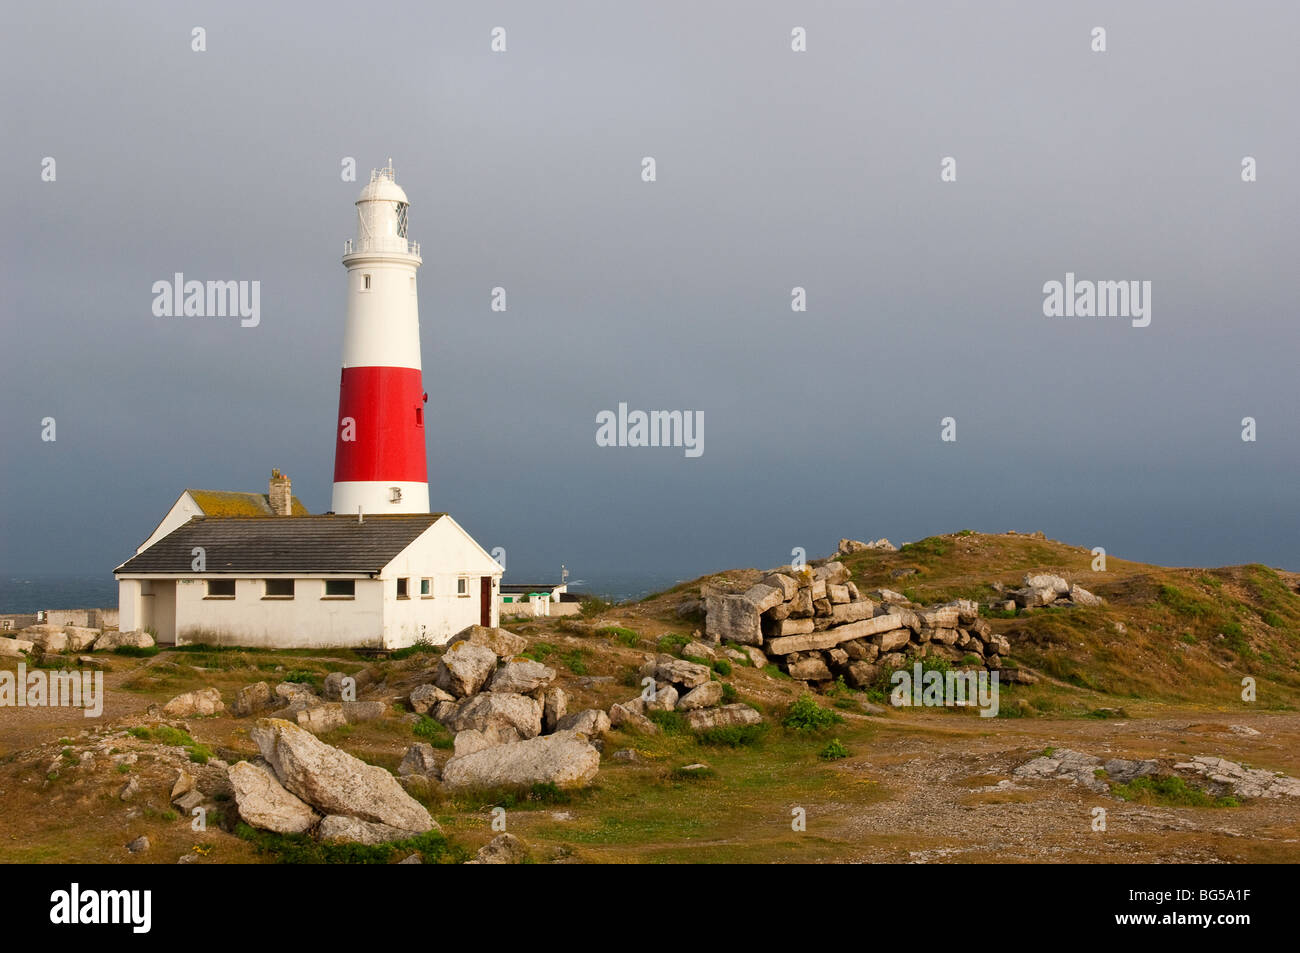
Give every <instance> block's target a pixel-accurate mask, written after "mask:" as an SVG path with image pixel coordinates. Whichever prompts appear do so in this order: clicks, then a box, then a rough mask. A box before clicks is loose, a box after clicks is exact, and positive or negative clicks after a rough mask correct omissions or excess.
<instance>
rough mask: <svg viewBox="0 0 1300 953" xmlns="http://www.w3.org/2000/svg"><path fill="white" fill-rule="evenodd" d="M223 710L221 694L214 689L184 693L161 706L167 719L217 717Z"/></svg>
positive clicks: (224, 708) (224, 707)
mask: <svg viewBox="0 0 1300 953" xmlns="http://www.w3.org/2000/svg"><path fill="white" fill-rule="evenodd" d="M225 710H226V706H225V705H224V704H222V701H221V692H219V691H217V690H216V689H215V688H203V689H200V690H198V691H196V692H186V693H185V694H184V695H177V696H176V697H175V698H173V699H172V700H171V701H169V702H168V703H167V704H165V705H163V714H164V715H166V716H168V717H169V718H194V717H206V716H208V715H218V714H220V713H221V712H223V711H225Z"/></svg>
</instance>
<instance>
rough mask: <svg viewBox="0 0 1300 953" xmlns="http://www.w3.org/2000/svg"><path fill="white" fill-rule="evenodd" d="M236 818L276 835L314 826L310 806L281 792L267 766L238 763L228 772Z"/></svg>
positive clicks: (295, 832) (314, 817)
mask: <svg viewBox="0 0 1300 953" xmlns="http://www.w3.org/2000/svg"><path fill="white" fill-rule="evenodd" d="M228 770H229V773H230V784H231V786H232V787H233V788H234V789H235V804H236V805H237V806H238V808H239V816H240V817H242V818H243V819H244V820H245V821H247V822H248V823H249V824H251V825H252V826H253V827H260V828H262V829H263V830H268V831H274V832H275V833H277V834H301V833H303V832H304V831H306V830H308V829H310V828H311V826H312V825H313V824H315V823H316V814H315V812H314V811H312V809H311V806H310V805H308V804H305V803H303V801H302V800H301V799H300V798H297V797H294V795H292V794H290V793H289V792H288V791H286V790H285V789H284V786H283V785H282V784H280V781H279V779H278V778H276V776H275V774H274V773H273V772H272V771H271V769H270V767H268V766H267V765H264V764H253V763H251V762H248V761H240V762H237V763H235V764H232V765H231V766H230V768H229V769H228Z"/></svg>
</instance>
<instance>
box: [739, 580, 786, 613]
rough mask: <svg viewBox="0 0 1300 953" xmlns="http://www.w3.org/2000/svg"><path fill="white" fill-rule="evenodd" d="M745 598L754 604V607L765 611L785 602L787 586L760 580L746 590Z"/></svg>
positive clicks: (761, 611)
mask: <svg viewBox="0 0 1300 953" xmlns="http://www.w3.org/2000/svg"><path fill="white" fill-rule="evenodd" d="M745 598H746V599H748V600H749V601H750V603H752V604H753V606H754V608H756V609H757V610H758V611H759V612H760V613H763V612H766V611H767V610H768V609H771V608H774V607H775V606H779V605H780V604H781V603H783V602H785V588H784V587H783V586H769V585H767V584H766V583H762V582H760V583H757V584H755V585H753V586H750V587H749V588H748V589H746V590H745Z"/></svg>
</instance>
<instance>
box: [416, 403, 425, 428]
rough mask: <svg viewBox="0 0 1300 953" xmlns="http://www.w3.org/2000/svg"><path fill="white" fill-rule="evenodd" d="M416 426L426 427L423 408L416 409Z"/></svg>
mask: <svg viewBox="0 0 1300 953" xmlns="http://www.w3.org/2000/svg"><path fill="white" fill-rule="evenodd" d="M415 426H417V427H423V426H424V408H423V407H417V408H415Z"/></svg>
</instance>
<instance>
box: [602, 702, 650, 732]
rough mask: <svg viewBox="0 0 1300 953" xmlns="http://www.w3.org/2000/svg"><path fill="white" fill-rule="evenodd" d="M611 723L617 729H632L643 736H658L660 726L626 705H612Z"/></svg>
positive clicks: (610, 710)
mask: <svg viewBox="0 0 1300 953" xmlns="http://www.w3.org/2000/svg"><path fill="white" fill-rule="evenodd" d="M609 723H610V724H611V725H613V726H614V727H615V728H631V729H632V730H633V731H639V732H640V733H641V734H643V735H657V734H658V733H659V726H658V725H656V724H655V723H654V722H653V721H651V720H650V719H649V718H647V717H646V716H645V715H643V714H642V713H641V712H639V711H635V710H634V709H631V708H628V707H626V706H624V705H611V706H610V709H609Z"/></svg>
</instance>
